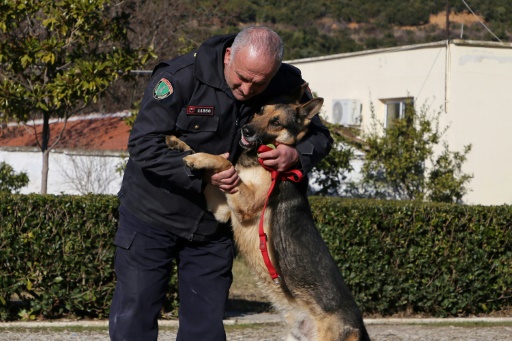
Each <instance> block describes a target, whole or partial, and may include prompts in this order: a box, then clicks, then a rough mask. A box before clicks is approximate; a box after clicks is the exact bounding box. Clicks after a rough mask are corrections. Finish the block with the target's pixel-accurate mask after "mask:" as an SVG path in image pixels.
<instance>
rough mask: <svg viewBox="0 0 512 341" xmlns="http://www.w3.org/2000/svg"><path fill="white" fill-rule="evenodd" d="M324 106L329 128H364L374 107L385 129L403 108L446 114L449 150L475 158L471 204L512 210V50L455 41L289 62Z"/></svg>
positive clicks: (469, 164)
mask: <svg viewBox="0 0 512 341" xmlns="http://www.w3.org/2000/svg"><path fill="white" fill-rule="evenodd" d="M290 63H291V64H293V65H295V66H297V67H298V68H300V69H301V71H302V74H303V78H304V79H306V80H307V81H308V82H309V84H310V88H311V90H312V91H313V92H315V93H317V94H318V96H320V97H323V98H324V99H325V102H324V103H325V104H324V110H325V115H326V118H327V119H328V121H330V122H332V123H340V124H343V125H354V126H359V125H360V126H361V127H362V128H363V129H365V128H367V127H368V126H367V125H368V124H369V122H370V121H371V111H370V103H372V104H373V106H374V112H375V114H376V117H377V118H378V119H380V120H382V122H384V124H386V122H387V119H388V118H394V117H397V116H398V117H399V116H400V114H401V112H402V110H403V108H404V103H405V101H406V100H407V99H412V100H413V101H414V103H415V105H416V107H417V108H418V107H421V106H422V105H423V104H428V105H430V108H431V110H442V111H443V112H444V113H443V114H442V115H441V127H444V126H449V129H448V132H447V135H446V136H445V140H446V141H447V142H448V145H449V147H450V150H456V151H462V150H463V146H465V145H468V144H471V145H472V150H471V152H470V153H469V155H468V160H467V161H466V163H465V164H464V168H463V171H464V172H465V173H469V174H473V176H474V178H473V179H472V181H471V182H470V184H469V188H470V189H471V192H470V193H468V195H467V196H466V197H465V198H464V201H465V202H466V203H468V204H483V205H501V204H512V172H511V171H510V169H511V168H512V158H510V157H508V151H510V149H512V133H510V130H511V128H512V109H511V106H510V103H511V101H510V99H511V97H509V96H512V44H510V43H493V42H476V41H466V40H450V41H441V42H436V43H429V44H420V45H411V46H403V47H395V48H387V49H379V50H371V51H363V52H356V53H345V54H338V55H330V56H323V57H317V58H308V59H300V60H292V61H290Z"/></svg>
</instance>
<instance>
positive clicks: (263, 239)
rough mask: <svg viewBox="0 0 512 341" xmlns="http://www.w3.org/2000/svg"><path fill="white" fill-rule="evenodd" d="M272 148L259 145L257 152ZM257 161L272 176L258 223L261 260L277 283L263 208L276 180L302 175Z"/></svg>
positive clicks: (299, 179)
mask: <svg viewBox="0 0 512 341" xmlns="http://www.w3.org/2000/svg"><path fill="white" fill-rule="evenodd" d="M272 149H273V148H271V147H269V146H266V145H261V146H260V147H259V148H258V153H263V152H268V151H270V150H272ZM258 162H259V163H260V165H261V166H262V167H263V168H265V169H266V170H268V171H269V172H270V176H271V178H272V183H271V184H270V189H269V190H268V193H267V198H266V200H265V204H264V205H263V211H262V212H261V217H260V224H259V235H260V250H261V255H262V256H263V261H264V262H265V265H266V266H267V270H268V273H269V275H270V277H272V279H273V280H274V282H275V283H276V284H279V275H278V273H277V271H276V269H275V268H274V266H273V265H272V261H271V260H270V256H269V254H268V249H267V241H268V238H267V234H266V233H265V228H264V226H263V222H264V220H265V210H266V208H267V203H268V200H269V198H270V195H271V194H272V191H273V190H274V187H275V185H276V183H277V181H278V180H281V181H283V180H288V181H293V182H299V181H301V180H302V176H303V175H302V172H301V171H300V170H297V169H292V170H290V171H286V172H278V171H276V170H275V169H272V168H270V167H268V166H265V165H264V164H263V160H261V159H260V158H258Z"/></svg>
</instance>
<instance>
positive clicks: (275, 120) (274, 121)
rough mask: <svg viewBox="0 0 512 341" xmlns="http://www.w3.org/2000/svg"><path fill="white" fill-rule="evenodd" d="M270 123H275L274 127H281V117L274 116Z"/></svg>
mask: <svg viewBox="0 0 512 341" xmlns="http://www.w3.org/2000/svg"><path fill="white" fill-rule="evenodd" d="M270 124H271V125H273V126H274V127H279V126H280V125H281V123H280V122H279V119H278V118H277V117H276V118H273V119H272V120H271V121H270Z"/></svg>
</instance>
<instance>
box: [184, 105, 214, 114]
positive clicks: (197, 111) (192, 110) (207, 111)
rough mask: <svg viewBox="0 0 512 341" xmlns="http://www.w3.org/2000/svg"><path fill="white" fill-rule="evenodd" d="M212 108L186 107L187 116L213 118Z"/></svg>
mask: <svg viewBox="0 0 512 341" xmlns="http://www.w3.org/2000/svg"><path fill="white" fill-rule="evenodd" d="M213 113H214V107H213V106H208V105H207V106H200V105H189V106H187V115H196V116H213Z"/></svg>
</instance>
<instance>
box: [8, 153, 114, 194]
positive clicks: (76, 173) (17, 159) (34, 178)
mask: <svg viewBox="0 0 512 341" xmlns="http://www.w3.org/2000/svg"><path fill="white" fill-rule="evenodd" d="M0 161H4V162H7V163H8V164H9V165H11V166H12V167H13V168H14V170H15V171H16V172H26V173H27V174H28V177H29V181H30V182H29V184H28V186H27V187H24V188H22V189H21V190H20V193H23V194H28V193H40V192H41V173H42V163H43V156H42V153H41V151H40V150H39V149H33V148H5V147H4V148H0ZM121 162H123V158H122V156H121V155H120V154H119V153H111V152H105V153H91V152H79V151H62V150H61V151H54V152H51V153H50V161H49V174H48V188H47V192H48V194H61V193H65V194H80V191H79V190H78V188H81V189H82V190H87V189H90V191H91V192H94V193H104V194H116V193H117V192H118V191H119V188H120V186H121V180H122V177H121V175H120V174H118V173H117V172H116V167H117V166H118V165H119V163H121ZM66 173H67V174H68V175H66ZM70 178H74V179H73V180H70Z"/></svg>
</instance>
